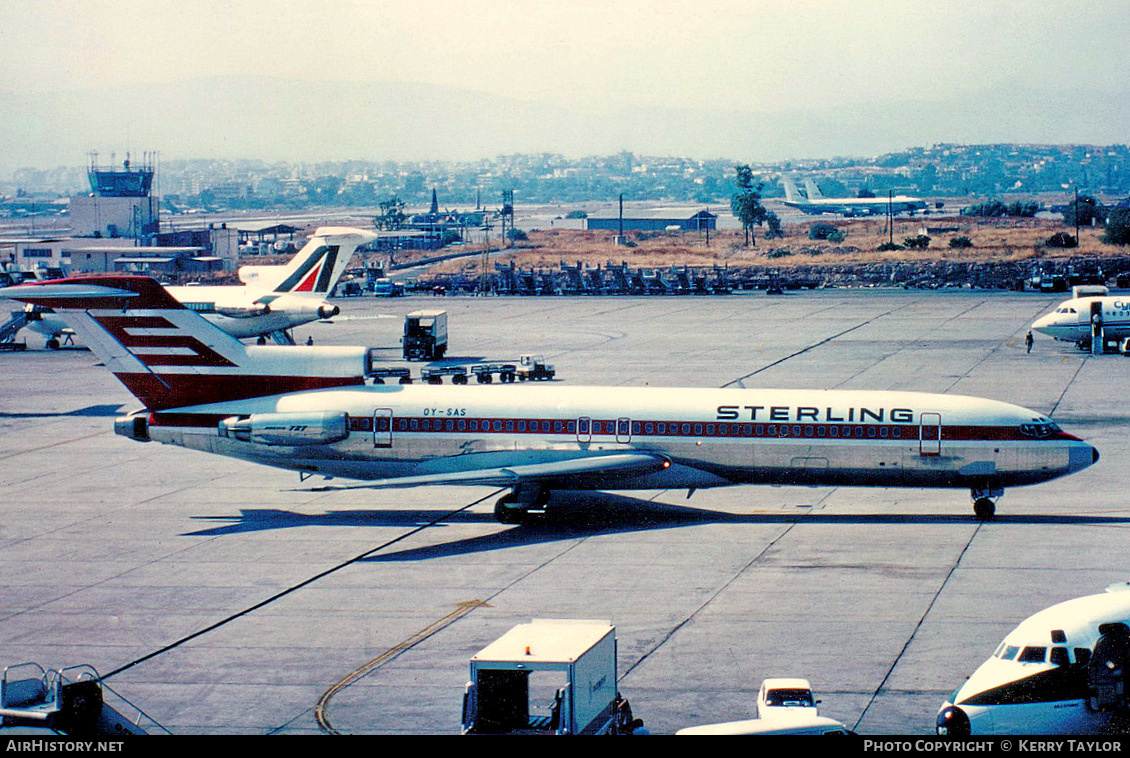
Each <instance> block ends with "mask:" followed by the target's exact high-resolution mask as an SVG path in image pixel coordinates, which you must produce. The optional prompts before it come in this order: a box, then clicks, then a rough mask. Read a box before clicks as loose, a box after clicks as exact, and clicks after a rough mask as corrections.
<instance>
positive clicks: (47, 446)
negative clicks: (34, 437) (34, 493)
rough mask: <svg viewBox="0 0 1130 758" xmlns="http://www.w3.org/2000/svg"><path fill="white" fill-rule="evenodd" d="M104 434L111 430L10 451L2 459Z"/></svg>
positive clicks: (0, 456) (0, 458)
mask: <svg viewBox="0 0 1130 758" xmlns="http://www.w3.org/2000/svg"><path fill="white" fill-rule="evenodd" d="M103 434H109V432H96V433H94V434H88V435H86V436H85V437H75V438H74V439H70V440H62V441H61V442H52V443H51V444H50V445H42V446H41V447H33V448H28V449H27V450H21V451H20V452H18V453H8V454H7V455H0V461H6V460H8V459H9V458H15V457H17V456H20V455H27V454H28V453H38V452H39V451H40V450H50V449H51V448H53V447H59V446H60V445H69V444H71V443H72V442H82V441H83V440H89V439H93V438H94V437H101V436H102V435H103Z"/></svg>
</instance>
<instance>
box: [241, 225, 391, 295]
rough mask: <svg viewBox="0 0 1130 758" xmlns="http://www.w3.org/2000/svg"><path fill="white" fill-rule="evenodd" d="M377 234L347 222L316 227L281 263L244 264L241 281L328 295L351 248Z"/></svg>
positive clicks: (268, 288) (272, 289)
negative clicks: (310, 235)
mask: <svg viewBox="0 0 1130 758" xmlns="http://www.w3.org/2000/svg"><path fill="white" fill-rule="evenodd" d="M376 238H377V235H376V234H374V233H373V232H369V231H365V230H364V229H354V228H352V227H347V226H323V227H319V228H318V230H317V231H316V232H314V236H313V237H311V238H310V240H309V241H308V242H307V243H306V244H305V245H304V246H303V247H302V249H301V250H299V251H298V252H297V253H295V255H294V257H293V258H291V259H290V261H289V262H288V263H286V264H285V265H282V266H243V267H241V268H240V270H239V278H240V281H242V282H243V283H244V284H247V285H250V286H252V287H255V288H257V289H261V290H263V291H264V292H273V293H274V294H276V295H281V294H285V293H295V294H303V295H315V296H318V297H327V296H329V294H330V292H332V291H333V288H334V286H335V285H336V284H337V282H338V280H339V279H340V278H341V275H342V274H344V273H345V268H346V266H348V265H349V261H350V260H351V259H352V258H353V253H354V251H355V250H356V249H357V248H358V247H361V246H362V245H365V244H367V243H369V242H372V241H373V240H375V239H376Z"/></svg>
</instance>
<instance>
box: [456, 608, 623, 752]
mask: <svg viewBox="0 0 1130 758" xmlns="http://www.w3.org/2000/svg"><path fill="white" fill-rule="evenodd" d="M616 674H617V672H616V628H615V627H614V626H612V624H610V623H609V622H607V621H563V620H562V621H558V620H547V619H535V620H534V621H532V622H530V623H529V624H519V625H518V626H516V627H514V628H513V629H511V630H510V631H509V632H507V633H506V634H504V635H503V636H502V637H500V638H498V639H497V640H496V641H494V642H492V643H491V644H490V645H488V646H487V647H485V648H483V649H482V650H480V651H479V653H478V654H477V655H475V656H474V657H473V658H471V680H470V681H469V682H467V686H466V689H465V691H464V694H463V734H633V733H640V732H641V731H642V728H643V722H642V721H640V720H638V719H633V718H632V709H631V707H630V706H629V705H628V701H626V700H624V699H623V698H622V697H620V693H619V692H618V691H617V686H616V682H617V678H616Z"/></svg>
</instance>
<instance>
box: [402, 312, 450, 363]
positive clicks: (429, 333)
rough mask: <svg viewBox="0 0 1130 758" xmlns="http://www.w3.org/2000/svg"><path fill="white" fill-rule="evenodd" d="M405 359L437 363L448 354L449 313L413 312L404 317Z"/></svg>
mask: <svg viewBox="0 0 1130 758" xmlns="http://www.w3.org/2000/svg"><path fill="white" fill-rule="evenodd" d="M402 342H403V343H404V357H405V359H407V360H410V361H436V360H439V359H440V358H442V357H443V354H444V353H446V352H447V311H413V312H412V313H409V314H408V315H407V316H405V317H404V338H403V340H402Z"/></svg>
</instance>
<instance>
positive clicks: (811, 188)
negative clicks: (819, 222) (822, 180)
mask: <svg viewBox="0 0 1130 758" xmlns="http://www.w3.org/2000/svg"><path fill="white" fill-rule="evenodd" d="M804 191H805V192H807V193H808V199H809V200H820V199H822V198H823V197H824V193H823V192H821V191H820V188H819V187H818V186H816V182H814V181H812V180H811V179H805V180H804Z"/></svg>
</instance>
